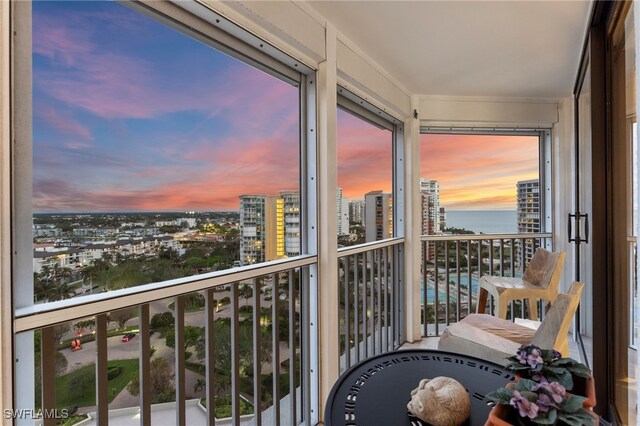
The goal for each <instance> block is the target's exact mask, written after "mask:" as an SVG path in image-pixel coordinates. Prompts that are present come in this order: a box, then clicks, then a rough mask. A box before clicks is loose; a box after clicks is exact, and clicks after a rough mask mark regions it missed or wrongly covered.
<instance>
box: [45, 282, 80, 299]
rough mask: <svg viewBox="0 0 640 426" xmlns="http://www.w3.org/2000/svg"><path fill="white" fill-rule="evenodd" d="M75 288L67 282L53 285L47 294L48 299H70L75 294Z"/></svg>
mask: <svg viewBox="0 0 640 426" xmlns="http://www.w3.org/2000/svg"><path fill="white" fill-rule="evenodd" d="M75 294H76V290H75V288H74V287H72V286H70V285H69V283H58V285H54V286H53V288H52V289H51V291H50V294H49V298H48V299H49V301H55V300H64V299H70V298H72V297H73V296H75Z"/></svg>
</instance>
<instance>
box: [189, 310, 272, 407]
mask: <svg viewBox="0 0 640 426" xmlns="http://www.w3.org/2000/svg"><path fill="white" fill-rule="evenodd" d="M214 324H215V325H214V327H215V330H214V332H213V333H214V335H215V339H214V341H213V362H214V368H215V370H216V380H215V385H216V393H217V394H218V396H221V395H223V394H224V393H225V392H226V391H227V390H228V389H229V388H230V387H231V376H230V372H231V356H232V347H231V320H230V319H229V318H218V319H217V320H216V321H215V322H214ZM260 331H261V333H262V338H261V339H260V348H259V358H260V364H261V365H262V364H265V363H268V362H270V361H271V337H270V329H269V328H261V330H260ZM195 349H196V356H197V357H198V359H204V357H205V354H206V342H205V335H204V333H202V335H201V336H200V337H199V339H198V341H197V342H196V345H195ZM238 358H239V363H240V365H239V371H240V372H241V373H240V374H252V372H253V363H254V362H255V360H254V358H253V324H252V321H251V320H245V321H240V322H239V324H238ZM259 370H261V369H259Z"/></svg>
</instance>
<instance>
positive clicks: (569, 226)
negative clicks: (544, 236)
mask: <svg viewBox="0 0 640 426" xmlns="http://www.w3.org/2000/svg"><path fill="white" fill-rule="evenodd" d="M575 217H576V215H575V214H571V213H569V216H568V217H567V237H568V238H569V242H570V243H573V242H575V241H576V239H575V238H571V235H572V234H573V227H572V226H571V222H572V220H571V219H572V218H574V219H575Z"/></svg>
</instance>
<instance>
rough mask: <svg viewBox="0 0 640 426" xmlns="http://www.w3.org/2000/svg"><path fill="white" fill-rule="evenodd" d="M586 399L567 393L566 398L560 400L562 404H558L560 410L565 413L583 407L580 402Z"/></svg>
mask: <svg viewBox="0 0 640 426" xmlns="http://www.w3.org/2000/svg"><path fill="white" fill-rule="evenodd" d="M586 399H587V398H585V397H582V396H578V395H569V397H568V398H566V399H565V400H564V401H562V404H561V405H560V410H561V411H563V412H565V413H574V412H576V411H578V410H580V409H581V408H583V407H582V403H583V402H584V401H585V400H586Z"/></svg>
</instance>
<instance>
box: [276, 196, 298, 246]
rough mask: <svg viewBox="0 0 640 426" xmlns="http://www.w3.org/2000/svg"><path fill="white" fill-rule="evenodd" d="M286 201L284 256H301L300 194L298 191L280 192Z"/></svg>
mask: <svg viewBox="0 0 640 426" xmlns="http://www.w3.org/2000/svg"><path fill="white" fill-rule="evenodd" d="M280 197H281V198H282V200H283V201H284V255H285V256H286V257H293V256H298V255H299V254H300V193H298V191H280Z"/></svg>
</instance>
